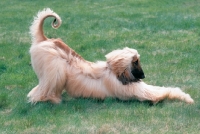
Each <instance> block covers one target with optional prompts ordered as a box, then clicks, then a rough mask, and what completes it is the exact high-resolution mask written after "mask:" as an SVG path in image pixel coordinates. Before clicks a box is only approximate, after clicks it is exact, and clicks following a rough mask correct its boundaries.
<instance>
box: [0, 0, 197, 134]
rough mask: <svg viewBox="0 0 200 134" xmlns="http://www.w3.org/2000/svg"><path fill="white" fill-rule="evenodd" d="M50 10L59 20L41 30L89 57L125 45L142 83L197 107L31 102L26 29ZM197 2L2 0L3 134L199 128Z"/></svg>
mask: <svg viewBox="0 0 200 134" xmlns="http://www.w3.org/2000/svg"><path fill="white" fill-rule="evenodd" d="M45 7H50V8H51V9H53V10H54V11H55V12H56V13H58V14H59V16H60V17H61V18H62V21H63V23H62V25H61V27H60V28H59V29H58V30H54V29H52V28H51V27H50V23H51V19H47V21H45V26H44V29H45V34H46V35H47V36H48V37H54V38H57V37H59V38H61V39H63V41H64V42H66V43H67V44H68V45H69V46H70V47H71V48H73V49H74V50H75V51H76V52H78V53H79V54H80V55H82V56H83V57H84V58H85V59H87V60H89V61H97V60H105V57H104V55H106V54H107V53H109V52H110V51H112V50H114V49H118V48H123V47H126V46H127V47H130V48H134V49H137V50H138V52H139V53H140V55H141V64H142V67H143V70H144V72H145V75H146V78H145V79H144V81H145V82H146V83H148V84H152V85H158V86H176V87H180V88H181V89H182V90H184V91H185V92H187V93H189V94H190V95H191V96H192V98H193V99H194V100H195V104H193V105H188V104H186V103H184V102H180V101H169V100H165V101H163V102H161V103H159V104H157V105H153V106H152V105H150V104H149V103H148V102H139V101H125V102H124V101H119V100H116V99H113V98H107V99H105V101H103V102H99V101H98V100H94V99H81V98H80V99H74V98H71V97H70V96H68V95H67V94H66V93H64V94H63V101H62V103H60V104H58V105H54V104H51V103H49V102H43V103H37V104H36V105H31V104H29V103H27V98H26V95H27V94H28V92H29V91H30V90H31V89H32V88H33V87H35V85H37V83H38V80H37V77H36V75H35V73H34V71H33V69H32V67H31V65H30V55H29V48H30V43H31V37H30V35H29V26H30V25H31V22H32V21H33V16H35V15H36V14H37V12H38V11H39V10H42V9H43V8H45ZM199 7H200V1H198V0H190V1H188V0H176V1H175V0H162V1H159V0H125V1H121V0H115V1H114V0H84V1H83V0H82V1H81V0H68V1H66V0H59V1H49V0H42V1H32V0H15V1H14V0H6V1H1V4H0V133H1V134H16V133H20V134H44V133H48V134H54V133H58V134H62V133H63V134H65V133H82V134H84V133H90V134H91V133H99V134H104V133H106V134H107V133H115V134H119V133H130V134H132V133H134V134H136V133H140V134H141V133H144V134H145V133H158V134H160V133H162V134H163V133H170V134H171V133H173V134H174V133H176V134H183V133H184V134H186V133H189V134H198V133H199V132H200V90H199V84H200V83H199V79H200V62H199V57H200V10H199Z"/></svg>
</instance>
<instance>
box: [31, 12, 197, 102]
mask: <svg viewBox="0 0 200 134" xmlns="http://www.w3.org/2000/svg"><path fill="white" fill-rule="evenodd" d="M47 17H53V18H55V20H54V21H53V22H52V27H53V28H58V27H59V26H60V25H61V19H60V17H59V16H58V15H57V14H56V13H55V12H53V11H52V10H51V9H44V10H43V11H41V12H39V13H38V15H37V16H36V17H35V18H34V21H33V23H32V26H31V27H30V33H31V35H32V45H31V48H30V54H31V63H32V66H33V69H34V71H35V73H36V75H37V77H38V80H39V83H38V85H37V86H36V87H34V88H33V89H32V90H31V91H30V92H29V93H28V98H29V101H30V102H32V103H36V102H38V101H51V102H53V103H59V102H60V101H61V94H62V92H63V90H65V91H66V92H67V93H68V94H69V95H71V96H72V97H91V98H100V99H104V98H105V97H116V98H119V99H122V100H129V99H138V100H140V101H144V100H149V101H152V102H153V103H157V102H158V101H160V100H163V99H166V98H168V99H179V100H182V101H185V102H187V103H193V102H194V101H193V99H192V98H191V97H190V95H189V94H186V93H184V92H183V91H182V90H181V89H180V88H171V87H167V88H166V87H158V86H152V85H148V84H146V83H144V82H143V81H142V80H141V79H143V78H144V77H145V76H144V73H143V70H142V68H141V65H140V59H139V58H140V55H139V54H138V52H137V50H135V49H130V48H127V47H126V48H124V49H121V50H114V51H112V52H111V53H109V54H107V55H106V61H98V62H96V63H93V62H89V61H86V60H85V59H83V58H82V57H81V56H80V55H78V54H77V53H76V52H75V51H74V50H72V49H71V48H70V47H69V46H68V45H66V44H65V43H64V42H63V41H62V40H61V39H48V38H47V37H46V36H45V35H44V33H43V22H44V20H45V18H47Z"/></svg>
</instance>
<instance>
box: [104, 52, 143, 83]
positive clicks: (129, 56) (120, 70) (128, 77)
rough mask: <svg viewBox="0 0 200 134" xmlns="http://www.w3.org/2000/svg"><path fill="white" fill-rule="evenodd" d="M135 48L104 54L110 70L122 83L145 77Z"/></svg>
mask: <svg viewBox="0 0 200 134" xmlns="http://www.w3.org/2000/svg"><path fill="white" fill-rule="evenodd" d="M139 57H140V55H139V54H138V52H137V50H135V49H130V48H124V49H123V50H115V51H113V52H111V53H109V54H107V55H106V58H107V62H108V64H109V66H110V68H111V70H112V71H113V72H114V73H115V74H116V76H117V78H118V80H119V81H121V82H122V84H123V85H127V84H129V83H131V82H137V81H139V80H140V79H143V78H145V75H144V72H143V70H142V67H141V65H140V59H139Z"/></svg>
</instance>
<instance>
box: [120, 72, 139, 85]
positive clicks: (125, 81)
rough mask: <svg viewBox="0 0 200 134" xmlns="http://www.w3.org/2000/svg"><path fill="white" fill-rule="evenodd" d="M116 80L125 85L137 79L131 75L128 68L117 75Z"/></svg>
mask: <svg viewBox="0 0 200 134" xmlns="http://www.w3.org/2000/svg"><path fill="white" fill-rule="evenodd" d="M118 80H119V81H121V82H122V84H123V85H127V84H129V83H131V82H134V81H137V80H136V79H135V77H134V76H133V75H132V73H131V70H130V69H128V68H127V69H125V70H124V72H123V73H122V74H120V75H119V76H118Z"/></svg>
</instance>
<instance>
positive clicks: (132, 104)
mask: <svg viewBox="0 0 200 134" xmlns="http://www.w3.org/2000/svg"><path fill="white" fill-rule="evenodd" d="M163 105H164V103H163V102H159V103H157V104H153V103H152V102H150V101H144V102H140V101H138V100H128V101H123V100H120V99H116V98H106V99H105V100H100V99H92V98H72V97H70V96H68V95H67V94H66V93H64V94H63V95H62V102H61V103H59V104H52V103H51V102H38V103H36V104H31V103H23V104H19V105H17V106H16V108H15V109H14V110H13V114H17V115H19V116H29V115H33V114H40V115H45V114H53V115H56V114H61V113H63V112H65V114H74V113H85V112H88V111H90V112H97V111H100V110H109V109H116V110H117V109H124V108H129V109H130V108H131V109H134V108H137V107H145V108H147V109H148V108H151V107H154V106H156V107H163Z"/></svg>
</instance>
